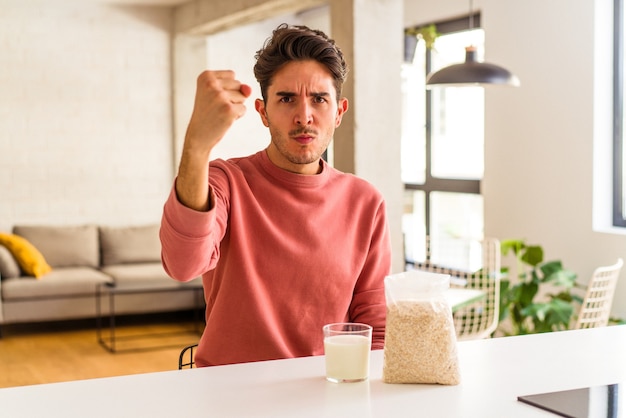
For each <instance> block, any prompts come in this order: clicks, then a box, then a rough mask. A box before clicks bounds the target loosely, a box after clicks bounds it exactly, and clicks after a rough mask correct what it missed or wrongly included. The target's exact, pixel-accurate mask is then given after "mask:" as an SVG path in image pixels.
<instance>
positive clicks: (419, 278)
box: [383, 270, 461, 385]
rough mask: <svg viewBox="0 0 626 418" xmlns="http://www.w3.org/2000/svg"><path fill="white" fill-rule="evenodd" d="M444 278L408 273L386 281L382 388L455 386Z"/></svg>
mask: <svg viewBox="0 0 626 418" xmlns="http://www.w3.org/2000/svg"><path fill="white" fill-rule="evenodd" d="M449 285H450V276H449V275H447V274H438V273H429V272H423V271H417V270H414V271H407V272H404V273H399V274H394V275H391V276H387V277H386V278H385V297H386V300H387V326H386V330H385V349H384V362H383V381H384V382H385V383H438V384H442V385H457V384H459V383H460V380H461V378H460V372H459V363H458V356H457V345H456V333H455V330H454V322H453V320H452V310H451V309H450V305H449V304H448V301H447V300H446V299H445V294H444V292H445V291H446V290H447V289H448V287H449Z"/></svg>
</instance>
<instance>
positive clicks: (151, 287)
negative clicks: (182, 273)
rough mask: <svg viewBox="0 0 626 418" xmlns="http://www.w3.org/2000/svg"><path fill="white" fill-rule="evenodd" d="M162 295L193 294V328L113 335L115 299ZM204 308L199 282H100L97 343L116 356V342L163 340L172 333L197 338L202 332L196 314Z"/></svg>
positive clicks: (151, 347)
mask: <svg viewBox="0 0 626 418" xmlns="http://www.w3.org/2000/svg"><path fill="white" fill-rule="evenodd" d="M163 292H193V293H194V297H195V300H196V304H195V306H194V309H193V312H194V323H193V328H192V329H188V330H181V331H175V332H167V333H165V332H161V333H151V334H145V333H144V334H135V335H124V336H116V321H115V317H116V311H115V299H116V297H117V296H120V295H131V294H149V293H163ZM103 298H108V303H109V310H108V314H107V313H104V312H103V310H102V299H103ZM203 306H204V300H203V288H202V283H201V282H193V283H178V282H175V281H171V282H169V281H167V280H159V281H156V280H155V281H142V282H139V283H124V284H115V283H102V284H99V285H97V287H96V329H97V336H98V343H100V345H102V346H103V347H104V348H105V349H107V350H108V351H110V352H111V353H116V352H118V351H122V350H119V349H118V348H117V347H116V342H117V341H119V340H132V339H135V340H137V339H145V338H157V337H163V336H166V335H170V336H171V335H174V334H190V333H194V334H197V335H201V334H202V329H201V327H200V322H201V321H200V316H201V315H200V313H201V311H202V309H203ZM105 317H108V328H109V329H108V335H106V336H105V335H104V332H103V328H104V327H103V319H104V318H105ZM173 346H176V347H178V346H180V344H177V345H164V344H163V345H159V346H156V347H155V346H150V347H149V348H133V349H126V350H123V351H140V350H149V349H155V348H165V347H173Z"/></svg>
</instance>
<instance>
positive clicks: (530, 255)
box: [521, 245, 543, 267]
mask: <svg viewBox="0 0 626 418" xmlns="http://www.w3.org/2000/svg"><path fill="white" fill-rule="evenodd" d="M521 260H522V261H523V262H524V263H526V264H528V265H530V266H533V267H535V266H537V265H538V264H539V263H541V262H542V261H543V248H541V247H540V246H539V245H528V246H526V248H525V251H524V254H522V258H521Z"/></svg>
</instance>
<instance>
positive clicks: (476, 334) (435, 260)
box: [414, 236, 501, 341]
mask: <svg viewBox="0 0 626 418" xmlns="http://www.w3.org/2000/svg"><path fill="white" fill-rule="evenodd" d="M500 260H501V255H500V241H498V240H497V239H495V238H484V239H482V240H469V239H457V238H449V239H443V240H441V242H436V241H435V240H433V239H431V237H429V236H427V237H426V260H425V261H424V262H415V263H414V268H416V269H418V270H423V271H430V272H434V273H443V274H449V275H450V277H451V282H450V287H466V288H470V289H479V290H482V291H484V292H485V293H486V297H485V298H484V299H483V300H481V301H480V302H476V303H473V304H471V305H469V306H467V307H463V308H460V309H458V310H456V311H455V312H454V314H453V318H454V326H455V330H456V335H457V340H459V341H460V340H473V339H481V338H488V337H490V336H491V334H493V333H494V332H495V330H496V328H497V327H498V321H499V316H500V275H501V272H500V264H501V262H500Z"/></svg>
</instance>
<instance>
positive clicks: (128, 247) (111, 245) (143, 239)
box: [100, 224, 161, 266]
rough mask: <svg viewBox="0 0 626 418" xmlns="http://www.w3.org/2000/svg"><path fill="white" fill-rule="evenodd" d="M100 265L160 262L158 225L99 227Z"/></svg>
mask: <svg viewBox="0 0 626 418" xmlns="http://www.w3.org/2000/svg"><path fill="white" fill-rule="evenodd" d="M100 246H101V249H102V265H103V266H110V265H115V264H127V263H148V262H161V242H160V241H159V225H157V224H154V225H143V226H127V227H106V226H103V227H100Z"/></svg>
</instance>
